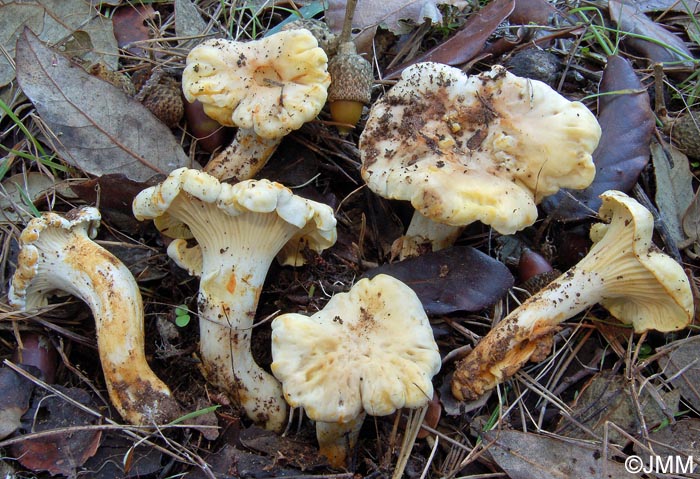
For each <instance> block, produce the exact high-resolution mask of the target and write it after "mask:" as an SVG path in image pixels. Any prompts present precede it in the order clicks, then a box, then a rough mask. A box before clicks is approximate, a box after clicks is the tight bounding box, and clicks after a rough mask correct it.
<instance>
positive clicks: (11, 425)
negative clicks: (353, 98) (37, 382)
mask: <svg viewBox="0 0 700 479" xmlns="http://www.w3.org/2000/svg"><path fill="white" fill-rule="evenodd" d="M21 367H22V368H24V369H27V370H28V371H30V372H31V373H33V374H39V370H38V369H36V368H35V367H33V366H21ZM32 391H34V384H33V383H32V382H31V381H29V380H28V379H25V378H24V377H22V376H20V375H19V374H17V373H16V372H14V371H13V370H12V369H10V368H0V439H4V438H6V437H7V436H9V435H10V434H12V433H13V432H15V431H16V430H17V429H18V428H19V426H20V424H21V418H22V416H23V415H24V413H26V412H27V409H29V399H30V397H31V394H32Z"/></svg>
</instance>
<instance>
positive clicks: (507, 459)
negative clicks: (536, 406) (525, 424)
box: [484, 430, 637, 479]
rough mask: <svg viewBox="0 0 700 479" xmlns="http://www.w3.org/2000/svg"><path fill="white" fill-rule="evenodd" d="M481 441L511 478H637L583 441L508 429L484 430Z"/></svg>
mask: <svg viewBox="0 0 700 479" xmlns="http://www.w3.org/2000/svg"><path fill="white" fill-rule="evenodd" d="M484 440H485V441H484V442H485V443H486V447H487V450H488V451H489V452H490V454H491V457H492V458H493V460H494V461H496V463H497V464H498V465H499V466H500V467H501V469H503V470H504V471H505V472H506V473H508V477H509V478H510V479H569V478H572V477H581V478H582V477H609V478H612V477H614V478H616V479H627V478H629V479H633V478H636V477H637V475H635V474H630V473H628V472H627V471H625V467H624V465H623V464H620V463H618V462H614V461H611V460H608V459H605V458H604V457H603V454H602V452H603V451H602V449H601V447H596V446H593V445H591V444H590V443H586V442H583V441H576V440H573V439H567V438H557V437H548V436H541V435H538V434H532V433H526V432H520V431H507V430H501V431H496V430H494V431H488V432H485V433H484ZM604 471H605V472H607V474H606V475H605V476H604V475H603V472H604Z"/></svg>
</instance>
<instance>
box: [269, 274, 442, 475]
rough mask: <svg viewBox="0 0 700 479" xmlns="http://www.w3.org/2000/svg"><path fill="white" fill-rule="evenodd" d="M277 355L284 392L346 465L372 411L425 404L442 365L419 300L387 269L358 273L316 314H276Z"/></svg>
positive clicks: (336, 460)
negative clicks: (371, 273)
mask: <svg viewBox="0 0 700 479" xmlns="http://www.w3.org/2000/svg"><path fill="white" fill-rule="evenodd" d="M272 358H273V362H272V372H273V374H274V375H275V376H276V377H277V378H278V379H279V380H280V381H281V382H282V387H283V390H284V397H285V399H286V400H287V402H288V403H289V404H290V405H291V406H293V407H299V406H302V407H303V408H304V410H305V411H306V414H307V415H308V416H309V417H310V418H311V419H313V420H314V421H316V435H317V438H318V442H319V446H320V449H321V453H322V454H323V455H325V456H326V457H327V458H328V459H329V461H330V463H331V464H332V465H333V466H335V467H342V466H345V465H346V458H347V455H348V452H349V451H350V450H351V448H352V447H353V446H354V444H355V442H356V441H357V437H358V434H359V431H360V427H361V426H362V422H363V420H364V417H365V414H370V415H373V416H384V415H387V414H391V413H393V412H394V411H396V410H397V409H400V408H412V409H413V408H422V407H424V406H426V405H427V403H428V402H429V401H430V399H431V398H432V396H433V385H432V377H433V376H434V375H435V374H436V373H437V372H438V370H439V369H440V354H439V351H438V347H437V345H436V343H435V340H434V338H433V332H432V329H431V327H430V323H429V322H428V317H427V316H426V314H425V311H424V310H423V307H422V305H421V302H420V300H419V299H418V297H417V296H416V294H415V293H414V292H413V290H412V289H411V288H409V287H408V286H407V285H405V284H404V283H402V282H401V281H399V280H398V279H395V278H393V277H391V276H388V275H384V274H380V275H377V276H375V277H374V278H372V279H361V280H359V281H358V282H357V283H356V284H355V285H354V286H353V287H352V288H351V289H350V291H348V292H347V293H339V294H336V295H335V296H333V297H332V298H331V299H330V301H328V304H326V306H325V307H324V308H323V310H321V311H319V312H317V313H315V314H313V315H312V316H304V315H302V314H295V313H287V314H282V315H280V316H278V317H277V318H275V319H274V320H273V322H272ZM414 429H415V433H417V431H418V428H417V427H416V428H414Z"/></svg>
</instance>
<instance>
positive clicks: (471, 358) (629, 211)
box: [451, 190, 694, 400]
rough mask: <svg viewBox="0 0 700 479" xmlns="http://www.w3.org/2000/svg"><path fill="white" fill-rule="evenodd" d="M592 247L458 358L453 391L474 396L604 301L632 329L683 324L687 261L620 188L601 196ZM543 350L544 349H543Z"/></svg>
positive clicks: (687, 310) (688, 296)
mask: <svg viewBox="0 0 700 479" xmlns="http://www.w3.org/2000/svg"><path fill="white" fill-rule="evenodd" d="M601 198H602V201H603V202H602V206H601V207H600V211H599V216H600V218H601V219H602V220H604V221H607V222H608V223H598V224H595V225H593V227H592V228H591V232H590V236H591V239H592V240H593V246H592V247H591V249H590V251H589V252H588V254H587V255H586V256H585V257H584V258H583V259H582V260H581V261H580V262H579V263H578V264H576V265H575V266H574V267H572V268H571V269H569V270H568V271H567V272H565V273H564V274H562V275H561V276H559V277H558V278H557V279H555V280H554V281H552V282H551V283H550V284H549V285H548V286H546V287H545V288H544V289H541V290H540V291H539V292H538V293H536V294H535V295H534V296H531V297H530V298H529V299H528V300H526V301H525V302H524V303H523V304H522V305H521V306H519V307H518V308H516V309H515V310H513V311H512V312H511V313H510V314H509V315H508V316H506V317H505V318H504V319H503V320H502V321H501V322H500V323H498V325H497V326H496V327H495V328H494V329H492V330H491V331H490V332H489V333H488V334H487V335H486V336H485V337H484V338H483V339H482V340H481V341H480V342H479V343H478V344H477V345H476V347H475V348H474V350H473V351H472V352H471V353H470V354H469V355H468V356H467V357H466V358H464V359H463V360H461V361H460V362H459V363H458V364H457V369H456V371H455V374H454V376H453V379H452V385H451V386H452V393H453V394H454V396H455V397H456V398H457V399H459V400H473V399H476V398H477V397H479V396H480V395H481V394H483V393H484V392H485V391H488V390H489V389H491V388H493V387H495V386H496V385H497V384H498V383H500V382H501V381H503V380H505V379H506V378H508V377H510V376H512V375H513V374H515V373H516V372H517V371H518V370H519V369H520V368H521V367H522V366H523V365H524V364H525V363H526V362H527V361H528V360H529V359H531V357H532V356H533V354H535V353H537V352H541V351H540V348H539V346H540V343H541V342H542V340H545V339H547V338H548V337H549V336H551V334H552V333H553V332H555V331H556V329H557V326H558V324H559V323H561V322H562V321H565V320H566V319H568V318H571V317H573V316H575V315H577V314H579V313H581V312H582V311H584V310H586V309H587V308H589V307H591V306H593V305H595V304H596V303H600V304H601V305H602V306H604V307H605V308H606V309H607V310H608V311H610V313H611V314H612V315H613V316H614V317H616V318H617V319H618V320H620V321H622V322H623V323H625V324H630V325H632V327H633V328H634V331H635V332H637V333H641V332H644V331H648V330H656V331H661V332H668V331H678V330H680V329H683V328H685V327H686V326H687V325H688V323H689V322H690V320H691V319H692V317H693V309H694V307H693V295H692V292H691V289H690V284H689V282H688V278H687V277H686V275H685V272H684V271H683V267H682V266H681V265H680V264H678V263H677V262H676V261H675V260H674V259H673V258H671V257H670V256H668V255H666V254H664V253H663V252H661V251H660V250H659V249H658V248H657V247H656V246H655V245H654V244H653V243H652V233H653V231H654V220H653V217H652V215H651V213H650V212H649V211H648V210H647V209H646V208H644V207H643V206H641V205H640V204H639V203H638V202H636V201H635V200H633V199H632V198H630V197H628V196H627V195H625V194H624V193H621V192H619V191H612V190H611V191H606V192H605V193H603V194H602V195H601ZM538 355H539V354H538Z"/></svg>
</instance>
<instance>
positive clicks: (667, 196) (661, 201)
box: [651, 141, 693, 245]
mask: <svg viewBox="0 0 700 479" xmlns="http://www.w3.org/2000/svg"><path fill="white" fill-rule="evenodd" d="M651 160H652V162H653V164H654V176H655V178H656V195H655V198H654V199H655V201H656V206H657V207H658V209H659V214H660V215H661V219H663V221H664V223H666V226H667V228H668V231H669V232H670V233H671V237H672V238H673V240H674V241H675V242H676V244H677V245H680V243H682V242H683V240H685V234H684V232H683V215H684V214H685V212H686V210H687V209H688V207H689V206H690V204H691V203H692V201H693V174H692V173H691V171H690V164H689V162H688V157H687V156H685V154H684V153H683V152H681V151H679V150H678V149H676V148H674V147H673V145H666V146H662V145H661V144H659V142H658V141H652V143H651Z"/></svg>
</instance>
